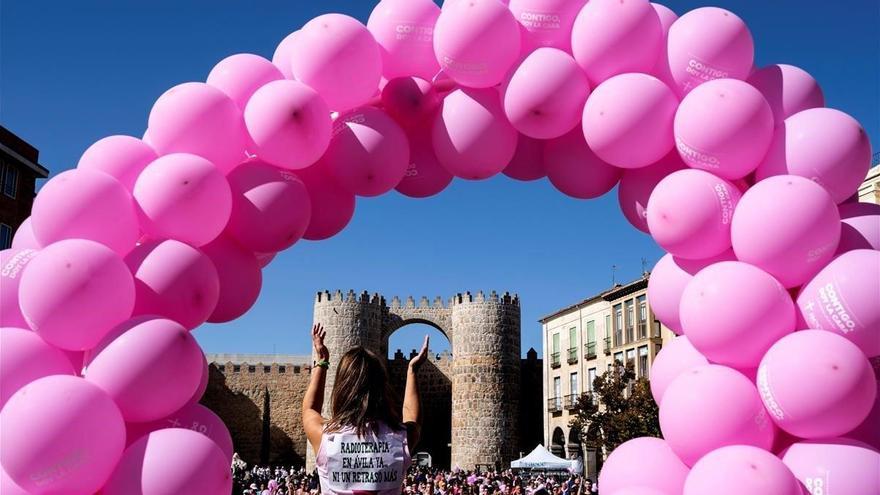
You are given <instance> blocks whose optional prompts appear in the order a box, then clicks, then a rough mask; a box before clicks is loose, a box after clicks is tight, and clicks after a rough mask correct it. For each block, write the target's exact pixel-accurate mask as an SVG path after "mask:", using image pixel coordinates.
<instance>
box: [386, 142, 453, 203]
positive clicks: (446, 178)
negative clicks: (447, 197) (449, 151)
mask: <svg viewBox="0 0 880 495" xmlns="http://www.w3.org/2000/svg"><path fill="white" fill-rule="evenodd" d="M451 182H452V174H451V173H449V171H448V170H446V169H445V168H443V165H440V162H439V161H437V155H436V154H435V153H434V146H433V145H432V143H431V129H430V127H426V126H423V127H421V128H417V129H413V130H411V131H410V132H409V166H408V167H407V169H406V173H405V174H404V175H403V179H401V180H400V182H399V183H398V184H397V186H395V187H394V189H395V190H397V192H399V193H401V194H403V195H404V196H409V197H411V198H427V197H428V196H433V195H435V194H438V193H440V191H442V190H444V189H446V186H448V185H449V184H450V183H451Z"/></svg>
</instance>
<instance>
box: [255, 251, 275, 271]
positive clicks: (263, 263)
mask: <svg viewBox="0 0 880 495" xmlns="http://www.w3.org/2000/svg"><path fill="white" fill-rule="evenodd" d="M276 254H278V253H254V256H256V258H257V262H258V263H259V264H260V268H266V267H267V266H268V265H269V263H271V262H272V260H274V259H275V255H276Z"/></svg>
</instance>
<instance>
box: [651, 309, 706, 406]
mask: <svg viewBox="0 0 880 495" xmlns="http://www.w3.org/2000/svg"><path fill="white" fill-rule="evenodd" d="M652 308H653V304H652ZM706 364H709V360H708V359H706V356H703V355H702V354H700V351H698V350H697V349H696V348H694V346H693V345H692V344H691V342H690V341H689V340H688V338H687V337H686V336H684V335H682V336H681V337H676V338H675V339H673V340H672V342H670V343H668V344H666V345H664V346H663V349H661V350H660V352H659V353H657V356H656V357H654V363H653V364H651V395H652V396H653V397H654V402H656V403H657V404H660V403H661V401H662V400H663V393H664V392H666V387H668V386H669V384H670V383H672V380H675V379H676V378H677V377H678V376H679V375H681V374H682V373H684V372H685V371H687V370H689V369H691V368H696V367H697V366H703V365H706Z"/></svg>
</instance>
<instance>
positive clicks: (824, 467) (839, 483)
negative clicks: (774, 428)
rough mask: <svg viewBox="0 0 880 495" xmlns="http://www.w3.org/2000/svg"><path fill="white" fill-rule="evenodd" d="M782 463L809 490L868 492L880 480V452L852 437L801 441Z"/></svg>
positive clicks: (842, 494) (841, 494) (846, 493)
mask: <svg viewBox="0 0 880 495" xmlns="http://www.w3.org/2000/svg"><path fill="white" fill-rule="evenodd" d="M782 462H784V463H785V465H786V466H788V468H789V469H791V471H792V473H794V475H795V477H797V479H798V480H800V482H801V483H803V484H804V486H805V487H806V488H807V490H808V492H809V493H827V494H829V495H831V494H833V495H867V494H871V493H876V488H877V480H878V479H880V452H878V451H876V450H874V449H872V448H870V447H869V446H867V445H865V444H863V443H861V442H856V441H853V440H850V439H848V438H832V439H828V440H803V441H800V442H797V443H795V444H794V445H792V446H791V447H789V448H788V450H786V451H785V453H784V454H783V455H782ZM872 490H873V491H872Z"/></svg>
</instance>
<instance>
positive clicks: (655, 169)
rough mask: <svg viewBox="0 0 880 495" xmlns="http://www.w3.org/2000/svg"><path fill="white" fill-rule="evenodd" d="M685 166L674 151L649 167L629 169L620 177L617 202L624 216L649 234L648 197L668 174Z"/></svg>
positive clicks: (634, 225)
mask: <svg viewBox="0 0 880 495" xmlns="http://www.w3.org/2000/svg"><path fill="white" fill-rule="evenodd" d="M684 168H685V164H684V162H682V161H681V157H680V156H678V153H677V152H675V151H672V152H670V153H668V154H667V155H666V156H664V157H663V158H661V159H660V160H659V161H657V162H656V163H654V164H651V165H649V166H647V167H642V168H636V169H627V170H624V171H623V175H622V176H621V177H620V186H619V187H618V188H617V202H618V204H619V205H620V211H621V212H623V216H624V217H626V219H627V220H629V223H630V224H632V226H633V227H635V228H637V229H639V230H641V231H642V232H644V233H646V234H649V233H650V230H649V229H648V199H649V198H650V197H651V193H652V192H653V191H654V188H655V187H657V184H659V183H660V181H661V180H663V179H664V178H665V177H666V176H667V175H669V174H671V173H672V172H676V171H678V170H682V169H684Z"/></svg>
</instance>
